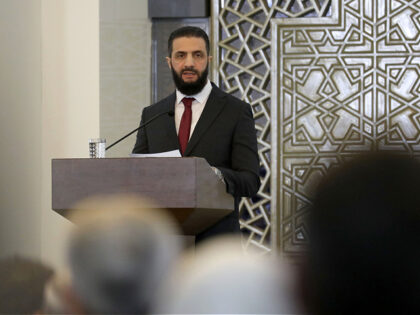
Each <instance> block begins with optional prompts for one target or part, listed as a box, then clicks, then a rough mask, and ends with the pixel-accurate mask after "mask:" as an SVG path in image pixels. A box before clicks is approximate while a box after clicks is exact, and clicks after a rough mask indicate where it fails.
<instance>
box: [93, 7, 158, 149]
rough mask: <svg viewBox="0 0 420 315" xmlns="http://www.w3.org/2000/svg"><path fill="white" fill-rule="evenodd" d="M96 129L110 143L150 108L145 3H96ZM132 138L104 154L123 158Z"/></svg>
mask: <svg viewBox="0 0 420 315" xmlns="http://www.w3.org/2000/svg"><path fill="white" fill-rule="evenodd" d="M100 43H101V44H100V104H101V106H100V130H101V137H103V138H105V139H106V140H107V144H108V145H109V144H111V143H112V142H114V141H116V140H117V139H119V138H121V137H122V136H123V135H125V134H127V133H128V132H130V131H131V130H133V129H135V128H137V127H138V124H139V121H140V115H141V111H142V109H143V108H144V107H145V106H147V105H150V100H151V87H150V81H151V80H150V77H151V75H150V71H151V68H150V65H151V21H150V20H149V19H148V17H147V0H101V1H100ZM135 139H136V135H135V134H133V135H132V136H130V137H129V138H127V139H125V140H124V141H123V142H120V143H119V144H118V145H116V146H115V147H113V148H111V149H110V150H109V151H107V156H108V157H126V156H128V155H129V154H130V153H131V150H132V149H133V147H134V143H135Z"/></svg>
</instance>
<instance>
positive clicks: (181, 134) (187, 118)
mask: <svg viewBox="0 0 420 315" xmlns="http://www.w3.org/2000/svg"><path fill="white" fill-rule="evenodd" d="M193 100H194V97H184V98H183V99H182V103H184V113H183V114H182V118H181V124H180V125H179V131H178V139H179V147H180V151H181V154H182V155H184V152H185V148H186V147H187V144H188V140H189V138H190V130H191V118H192V111H191V104H192V102H193Z"/></svg>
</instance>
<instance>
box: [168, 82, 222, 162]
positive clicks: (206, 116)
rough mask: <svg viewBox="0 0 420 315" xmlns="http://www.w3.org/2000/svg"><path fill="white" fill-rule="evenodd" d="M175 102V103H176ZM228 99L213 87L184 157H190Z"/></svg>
mask: <svg viewBox="0 0 420 315" xmlns="http://www.w3.org/2000/svg"><path fill="white" fill-rule="evenodd" d="M174 102H175V101H174ZM225 103H226V99H225V98H224V95H223V94H222V93H221V90H219V88H217V87H216V86H214V85H213V88H212V90H211V93H210V95H209V98H208V99H207V102H206V106H205V107H204V110H203V112H202V113H201V116H200V119H199V120H198V122H197V125H196V126H195V128H194V132H193V134H192V136H191V138H190V140H189V141H188V144H187V147H186V149H185V153H184V156H188V155H190V153H191V151H192V149H193V148H194V146H195V145H196V144H197V143H198V141H199V140H200V138H201V136H202V135H203V134H204V132H205V131H206V130H207V129H208V128H209V127H210V126H211V124H212V123H213V121H214V120H215V119H216V117H217V116H218V115H219V113H220V112H221V110H222V109H223V107H224V106H225Z"/></svg>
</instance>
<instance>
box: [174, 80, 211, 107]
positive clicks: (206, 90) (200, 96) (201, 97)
mask: <svg viewBox="0 0 420 315" xmlns="http://www.w3.org/2000/svg"><path fill="white" fill-rule="evenodd" d="M211 89H212V86H211V83H210V80H207V83H206V85H205V86H204V87H203V89H202V90H201V91H200V92H198V93H197V94H194V95H185V94H183V93H181V92H180V91H178V89H177V90H176V103H177V104H179V103H181V101H182V99H183V98H184V97H194V98H195V99H196V100H197V101H198V102H199V103H201V104H204V103H205V102H206V100H207V99H208V97H209V95H210V92H211Z"/></svg>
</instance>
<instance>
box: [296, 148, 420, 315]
mask: <svg viewBox="0 0 420 315" xmlns="http://www.w3.org/2000/svg"><path fill="white" fill-rule="evenodd" d="M419 189H420V164H419V162H418V161H416V160H415V159H413V158H410V157H407V156H403V155H395V154H384V153H381V154H380V153H375V154H368V155H363V156H360V157H358V158H356V159H354V160H351V161H349V162H346V163H344V164H342V165H341V166H339V167H338V168H336V169H334V170H333V171H331V172H330V173H329V174H328V175H327V176H326V177H325V178H324V179H323V180H322V182H321V184H320V185H319V187H318V189H317V191H316V195H315V198H314V200H313V207H312V212H311V215H310V219H309V232H310V240H311V244H310V247H309V251H308V257H307V260H306V263H305V264H303V269H302V270H303V272H302V274H303V276H302V279H303V281H302V296H303V300H304V302H305V305H306V309H307V311H308V313H310V314H361V313H364V314H369V313H375V314H377V313H378V314H381V313H383V314H385V313H386V314H412V313H416V314H419V313H420V299H419V298H418V296H419V294H420V268H419V266H420V251H419V244H420V193H419Z"/></svg>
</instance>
